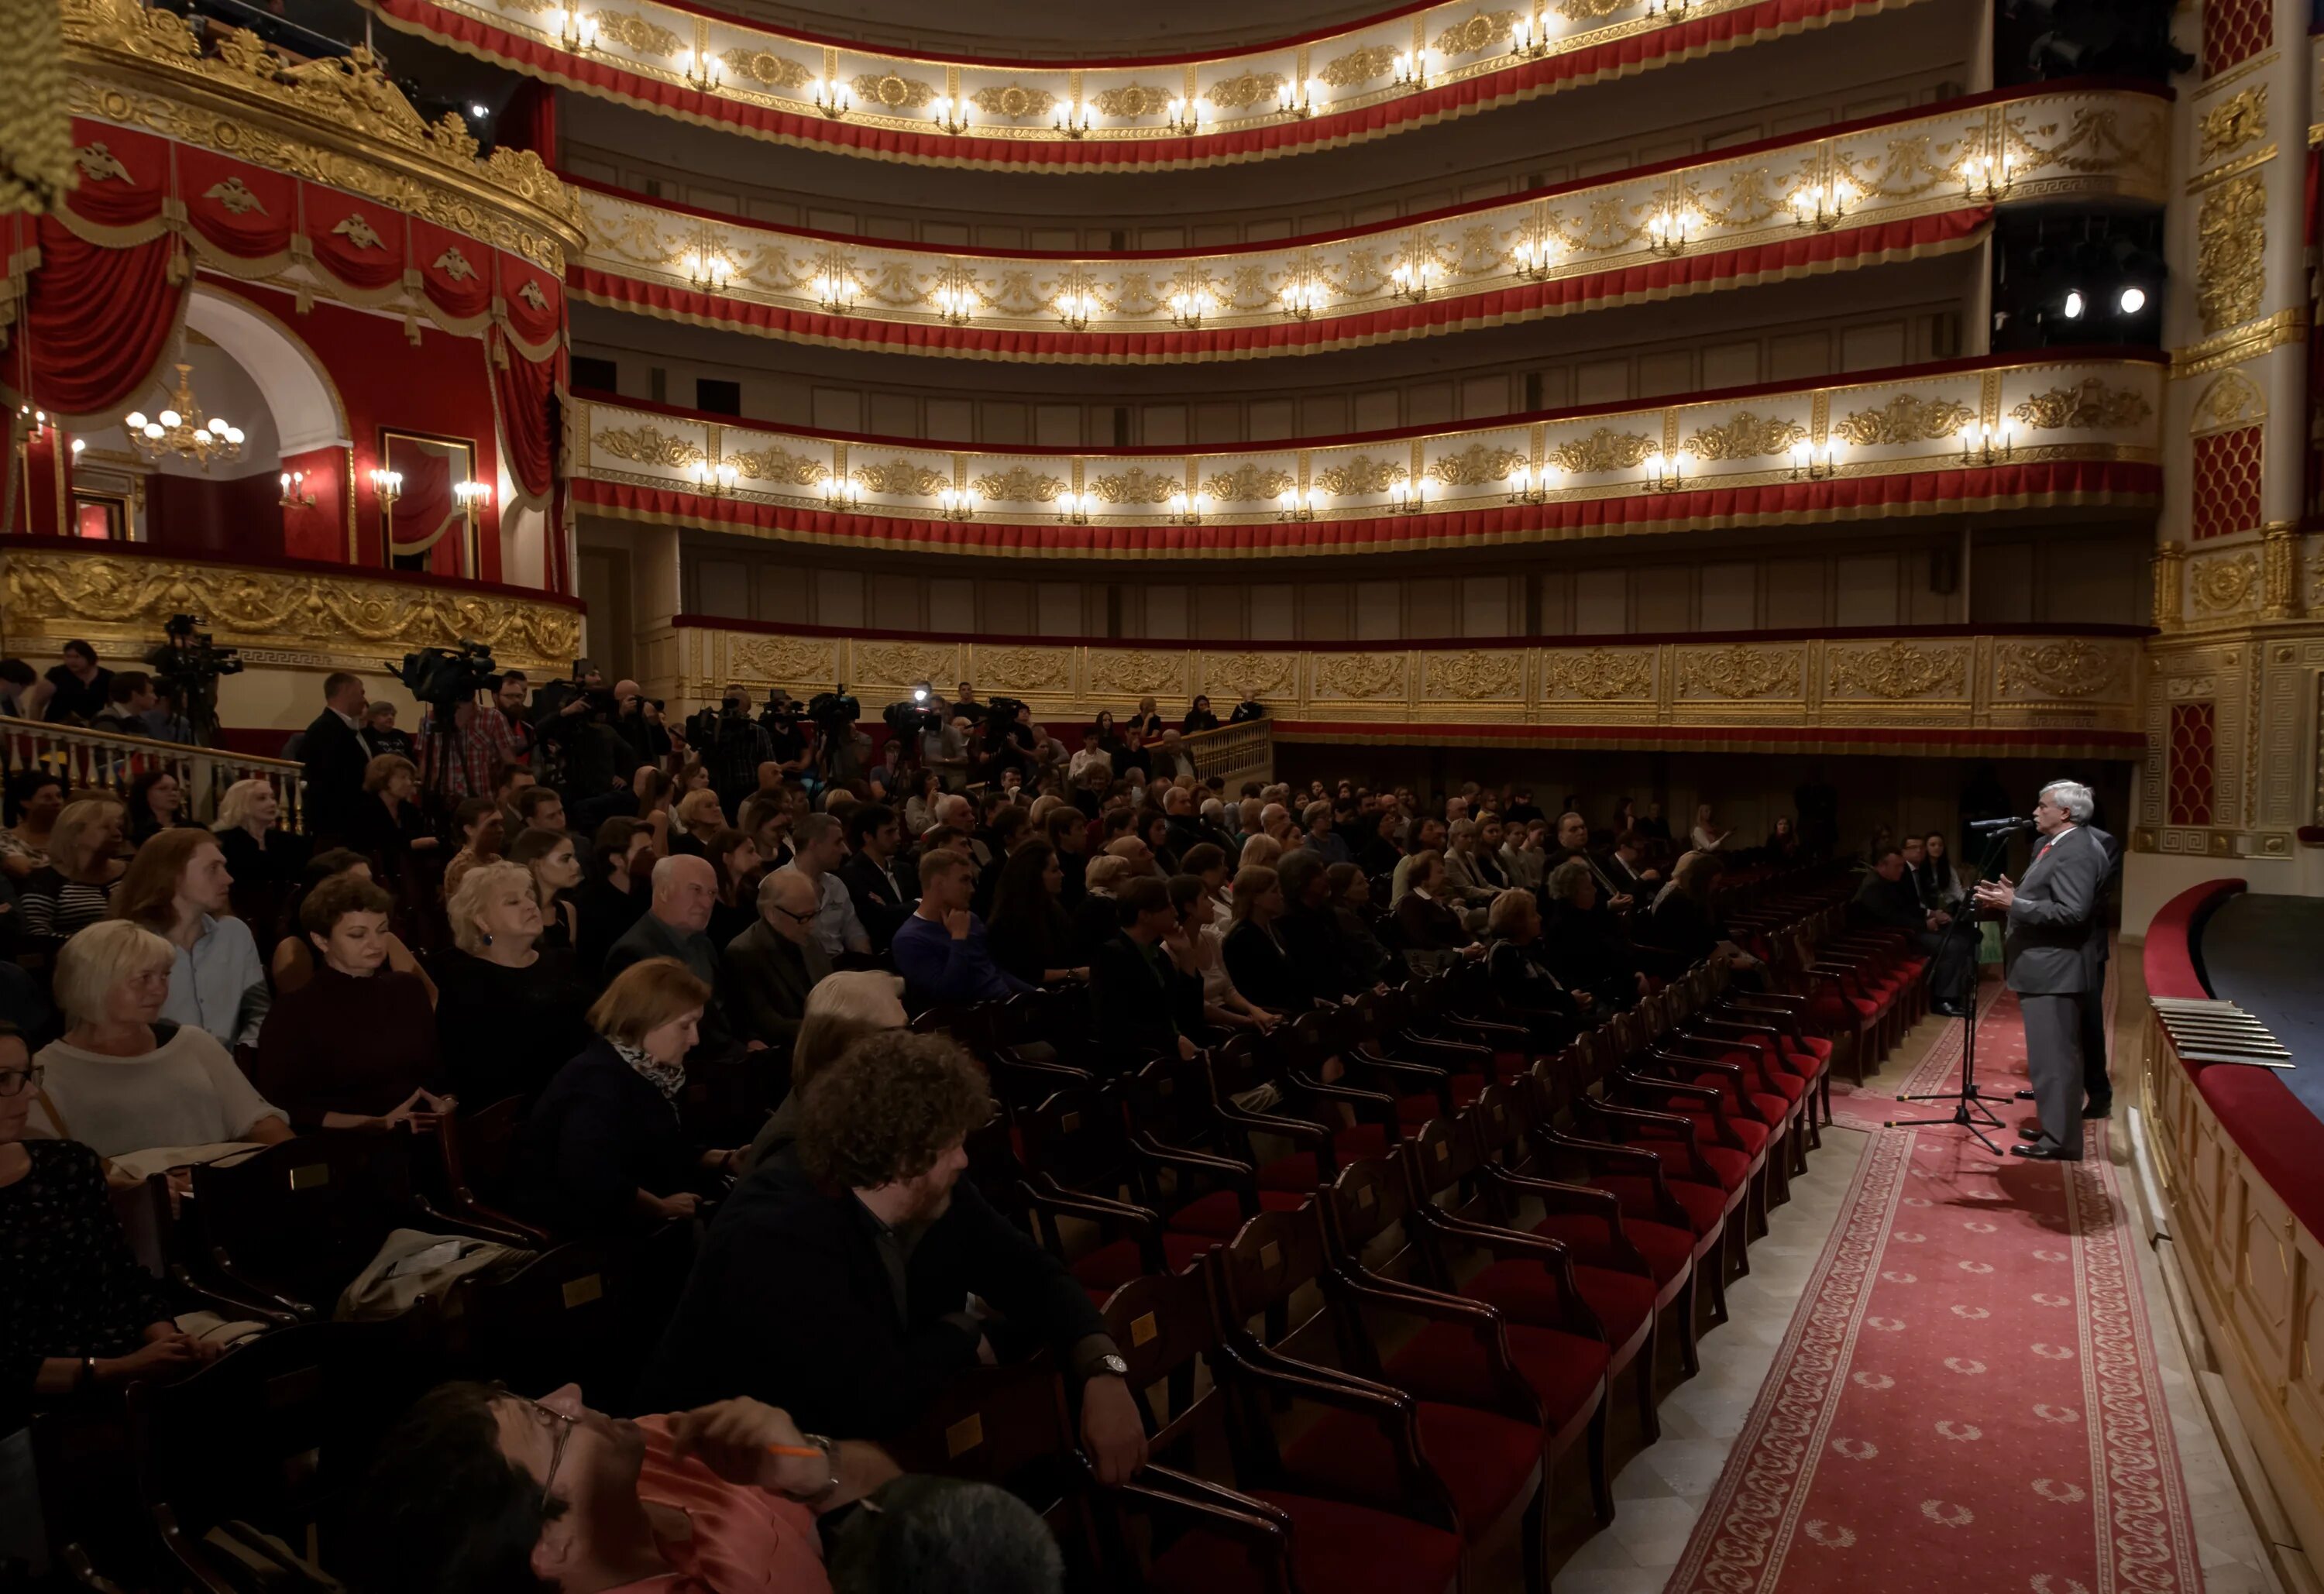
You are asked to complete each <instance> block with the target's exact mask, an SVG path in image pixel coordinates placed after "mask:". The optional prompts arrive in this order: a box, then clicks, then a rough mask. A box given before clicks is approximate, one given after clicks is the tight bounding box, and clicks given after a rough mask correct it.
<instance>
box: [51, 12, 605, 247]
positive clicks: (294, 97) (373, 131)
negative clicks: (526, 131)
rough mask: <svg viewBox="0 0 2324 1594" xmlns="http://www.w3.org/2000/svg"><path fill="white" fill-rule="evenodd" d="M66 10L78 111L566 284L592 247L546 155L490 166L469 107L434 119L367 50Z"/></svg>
mask: <svg viewBox="0 0 2324 1594" xmlns="http://www.w3.org/2000/svg"><path fill="white" fill-rule="evenodd" d="M57 13H58V17H59V21H60V27H61V31H62V33H63V36H64V44H65V52H64V60H65V66H66V70H67V73H68V86H67V103H68V106H69V108H70V110H71V112H72V114H73V115H77V116H81V117H85V118H88V119H90V120H94V121H101V122H110V123H114V124H117V125H123V126H130V127H138V128H143V129H144V130H146V131H148V132H152V133H157V134H161V135H162V136H164V137H166V138H171V139H174V140H177V141H178V142H180V143H189V144H194V145H197V146H198V147H200V148H203V149H211V150H217V151H220V152H224V153H226V154H230V155H232V156H234V157H235V159H237V160H242V161H250V162H251V163H253V164H254V165H258V166H263V167H266V168H269V169H270V170H277V171H281V172H285V173H288V174H289V175H291V176H293V177H300V178H305V179H308V180H313V181H316V182H321V183H327V184H330V185H331V186H334V187H337V188H343V189H347V190H349V191H350V192H354V193H357V194H361V195H363V196H364V197H365V198H372V199H375V200H378V201H380V202H381V203H383V204H386V205H390V206H392V207H394V208H396V209H398V210H401V211H404V212H406V213H407V214H410V215H412V216H417V217H422V218H423V219H426V220H428V221H431V222H434V223H436V224H438V225H439V226H446V227H448V228H450V229H451V230H453V231H455V232H458V233H462V234H466V235H469V236H471V237H475V238H477V239H479V240H481V241H483V242H485V243H489V244H493V245H494V246H495V247H499V248H504V249H509V250H512V251H513V252H515V253H521V254H522V255H523V256H524V257H525V258H526V259H528V260H530V261H532V262H534V263H536V264H539V265H540V266H543V267H544V268H547V269H550V270H554V271H556V272H558V273H559V274H560V275H561V274H562V273H563V272H564V270H565V263H566V259H567V255H568V253H576V252H577V251H578V250H579V249H580V247H581V244H582V242H583V237H584V233H583V226H582V217H581V210H580V207H579V206H578V205H577V204H576V202H575V199H574V197H573V192H572V190H571V189H567V187H566V186H565V184H564V183H563V182H562V181H561V180H559V179H558V176H557V174H556V173H555V172H553V171H551V170H549V168H548V167H547V166H546V165H545V164H543V163H542V161H541V160H540V157H539V155H537V154H534V153H533V152H530V151H524V150H518V149H516V148H514V147H512V146H501V147H497V148H495V149H494V150H493V152H491V153H490V154H489V155H484V156H481V157H480V156H479V154H478V146H477V143H476V141H475V137H474V135H473V134H470V133H469V131H468V127H467V124H466V121H465V120H463V119H462V117H461V116H460V115H459V114H458V113H457V112H454V111H447V113H445V115H443V116H442V117H440V118H439V119H438V120H437V121H435V122H432V123H431V122H429V121H428V120H427V119H426V118H425V117H423V116H421V115H420V113H419V112H418V111H417V110H416V109H414V108H413V106H412V105H411V103H410V100H408V99H406V98H405V97H404V95H403V91H402V90H401V88H397V87H396V85H395V84H394V82H393V81H392V80H391V79H390V78H389V77H388V75H387V73H386V71H385V70H384V69H383V63H382V61H381V60H379V58H378V57H376V56H374V54H373V53H372V52H371V51H370V50H368V49H367V48H365V47H364V46H361V45H358V46H356V47H355V49H354V50H353V51H349V52H348V53H347V54H346V55H345V56H342V57H332V58H324V59H320V60H309V61H299V62H295V63H294V62H292V61H291V60H287V59H286V58H284V57H282V56H281V55H278V54H277V53H276V52H275V51H272V49H270V48H269V47H267V46H266V45H265V44H264V43H263V41H261V40H260V39H259V38H258V36H257V35H256V34H254V33H251V32H246V31H244V30H243V29H240V28H233V27H226V26H223V25H220V24H218V23H208V24H206V26H205V28H204V30H203V32H201V33H200V34H199V35H198V36H197V34H196V33H195V32H194V30H193V28H192V26H191V25H190V24H189V23H187V22H186V21H185V20H183V19H182V18H180V17H178V16H176V15H174V14H171V13H170V12H167V11H162V10H160V9H159V8H157V7H152V6H148V5H143V4H141V3H140V0H58V5H57Z"/></svg>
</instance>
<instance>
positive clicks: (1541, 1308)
mask: <svg viewBox="0 0 2324 1594" xmlns="http://www.w3.org/2000/svg"><path fill="white" fill-rule="evenodd" d="M1573 1282H1574V1284H1575V1285H1576V1286H1577V1287H1578V1288H1579V1289H1580V1290H1581V1292H1582V1299H1583V1300H1584V1301H1586V1302H1588V1303H1589V1304H1590V1310H1591V1311H1592V1312H1594V1313H1597V1314H1598V1321H1599V1322H1600V1323H1601V1324H1603V1325H1604V1327H1605V1330H1606V1339H1607V1341H1608V1343H1609V1344H1613V1345H1619V1344H1622V1343H1624V1342H1625V1341H1628V1339H1629V1337H1630V1336H1631V1335H1632V1334H1634V1333H1636V1332H1637V1331H1638V1330H1639V1329H1640V1328H1641V1327H1642V1326H1644V1325H1645V1323H1646V1320H1647V1319H1648V1318H1649V1317H1651V1316H1653V1315H1654V1311H1655V1281H1654V1280H1653V1279H1651V1278H1640V1277H1639V1276H1637V1274H1635V1273H1616V1272H1614V1271H1613V1270H1612V1269H1610V1268H1606V1267H1575V1268H1574V1269H1573ZM1461 1293H1462V1295H1466V1296H1468V1297H1469V1299H1471V1300H1472V1301H1482V1302H1484V1303H1485V1304H1487V1305H1489V1306H1498V1307H1499V1308H1500V1312H1501V1315H1502V1316H1504V1317H1508V1318H1511V1319H1513V1320H1515V1321H1516V1322H1527V1323H1532V1324H1534V1325H1535V1326H1536V1327H1554V1326H1555V1325H1556V1324H1558V1323H1559V1322H1563V1320H1564V1311H1563V1302H1561V1301H1560V1300H1559V1299H1558V1290H1557V1280H1556V1278H1555V1277H1554V1276H1552V1275H1551V1274H1550V1272H1549V1270H1548V1269H1547V1268H1545V1267H1543V1266H1542V1265H1541V1264H1540V1263H1539V1262H1536V1261H1534V1260H1532V1259H1531V1258H1524V1257H1512V1258H1509V1259H1508V1260H1507V1261H1501V1262H1495V1263H1494V1264H1493V1265H1492V1266H1490V1267H1487V1268H1486V1269H1485V1270H1484V1271H1483V1272H1482V1273H1480V1274H1478V1275H1477V1276H1476V1277H1474V1278H1472V1279H1471V1280H1470V1281H1469V1282H1468V1283H1467V1284H1466V1285H1463V1286H1462V1290H1461Z"/></svg>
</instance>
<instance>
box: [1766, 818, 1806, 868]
mask: <svg viewBox="0 0 2324 1594" xmlns="http://www.w3.org/2000/svg"><path fill="white" fill-rule="evenodd" d="M1767 854H1768V857H1769V858H1770V859H1771V860H1772V861H1775V862H1777V863H1797V862H1798V861H1800V833H1799V828H1798V826H1796V825H1794V824H1793V823H1792V816H1791V815H1789V814H1778V815H1775V825H1774V826H1773V827H1772V828H1771V829H1769V830H1768V832H1767Z"/></svg>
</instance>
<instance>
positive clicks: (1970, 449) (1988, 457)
mask: <svg viewBox="0 0 2324 1594" xmlns="http://www.w3.org/2000/svg"><path fill="white" fill-rule="evenodd" d="M1960 446H1961V463H1962V464H1963V465H2005V464H2006V463H2007V462H2008V460H2009V456H2011V455H2012V454H2013V453H2015V451H2016V446H2017V428H2015V427H2014V426H2012V425H2011V424H2010V423H2009V422H2008V421H2006V420H2005V421H2003V422H2002V423H2001V424H2000V425H1999V426H1998V427H1992V426H1984V425H1978V426H1965V427H1963V428H1961V430H1960Z"/></svg>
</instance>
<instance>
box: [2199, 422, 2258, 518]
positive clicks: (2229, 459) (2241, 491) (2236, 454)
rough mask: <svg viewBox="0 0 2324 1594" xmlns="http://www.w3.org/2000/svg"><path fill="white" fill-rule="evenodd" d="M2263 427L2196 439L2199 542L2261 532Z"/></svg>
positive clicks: (2245, 428) (2212, 434)
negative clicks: (2256, 531) (2248, 532)
mask: <svg viewBox="0 0 2324 1594" xmlns="http://www.w3.org/2000/svg"><path fill="white" fill-rule="evenodd" d="M2260 454H2261V443H2260V428H2258V427H2256V426H2239V427H2236V428H2235V429H2234V430H2232V431H2224V432H2213V433H2211V434H2210V435H2209V436H2208V437H2201V438H2196V439H2195V468H2194V470H2193V472H2192V473H2191V475H2192V476H2193V481H2194V493H2195V503H2194V513H2193V515H2192V517H2191V525H2192V531H2191V533H2190V535H2191V536H2192V537H2193V539H2194V540H2196V541H2197V542H2200V541H2202V540H2203V539H2205V538H2209V537H2229V536H2233V535H2234V534H2235V533H2236V532H2237V531H2255V530H2258V529H2259V524H2260V521H2261V518H2262V517H2261V509H2260V491H2259V489H2260Z"/></svg>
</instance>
